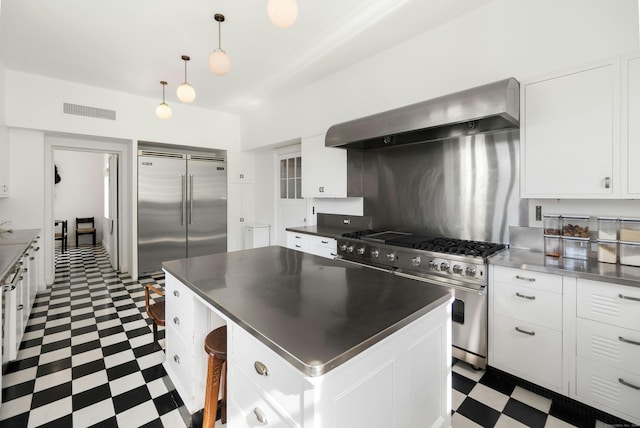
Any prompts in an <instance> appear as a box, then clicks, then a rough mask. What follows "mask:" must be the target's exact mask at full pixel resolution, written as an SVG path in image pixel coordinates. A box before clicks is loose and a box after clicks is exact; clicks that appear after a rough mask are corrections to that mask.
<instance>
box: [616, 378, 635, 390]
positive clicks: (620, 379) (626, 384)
mask: <svg viewBox="0 0 640 428" xmlns="http://www.w3.org/2000/svg"><path fill="white" fill-rule="evenodd" d="M618 382H620V383H621V384H623V385H624V386H628V387H629V388H633V389H636V390H638V391H640V386H636V385H633V384H631V383H629V382H625V381H624V379H622V378H621V377H620V378H618Z"/></svg>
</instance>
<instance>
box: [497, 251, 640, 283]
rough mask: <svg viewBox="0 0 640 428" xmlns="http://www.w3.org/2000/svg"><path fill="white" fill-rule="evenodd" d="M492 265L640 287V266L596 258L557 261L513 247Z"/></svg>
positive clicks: (542, 254)
mask: <svg viewBox="0 0 640 428" xmlns="http://www.w3.org/2000/svg"><path fill="white" fill-rule="evenodd" d="M488 262H489V264H491V265H495V266H504V267H512V268H517V269H526V270H531V271H536V272H543V273H551V274H556V275H563V276H570V277H574V278H582V279H587V280H591V281H604V282H610V283H614V284H619V285H628V286H631V287H640V267H635V266H625V265H621V264H613V263H600V262H598V261H597V260H595V259H589V260H578V259H569V258H562V257H560V258H556V257H549V256H545V255H544V253H540V252H535V251H530V250H522V249H518V248H511V249H509V250H507V251H503V252H502V253H499V254H496V255H495V256H493V257H490V258H489V259H488Z"/></svg>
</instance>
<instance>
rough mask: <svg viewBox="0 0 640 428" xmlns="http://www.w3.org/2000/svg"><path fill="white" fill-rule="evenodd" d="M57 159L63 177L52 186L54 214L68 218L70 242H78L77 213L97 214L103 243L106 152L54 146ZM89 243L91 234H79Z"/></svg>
mask: <svg viewBox="0 0 640 428" xmlns="http://www.w3.org/2000/svg"><path fill="white" fill-rule="evenodd" d="M54 163H55V165H56V166H57V167H58V173H59V174H60V177H61V180H60V182H59V183H58V184H56V185H54V187H53V201H54V217H55V218H56V219H60V220H67V222H68V226H69V235H68V236H69V238H68V240H69V245H70V246H72V245H75V242H76V237H75V235H76V233H75V228H76V223H75V219H76V217H94V219H95V227H96V232H97V233H96V243H100V242H101V241H102V227H103V218H104V170H103V169H104V154H102V153H89V152H78V151H68V150H55V151H54ZM86 226H87V225H84V226H83V227H86ZM59 243H60V242H59V241H57V244H58V245H59ZM88 243H91V235H83V236H80V240H79V244H80V245H82V244H88Z"/></svg>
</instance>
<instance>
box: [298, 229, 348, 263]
mask: <svg viewBox="0 0 640 428" xmlns="http://www.w3.org/2000/svg"><path fill="white" fill-rule="evenodd" d="M287 248H290V249H292V250H297V251H302V252H304V253H309V254H315V255H316V256H320V257H326V258H328V259H333V258H335V257H336V256H337V255H338V251H337V250H338V243H337V241H336V240H335V239H333V238H328V237H326V236H318V235H310V234H307V233H300V232H287Z"/></svg>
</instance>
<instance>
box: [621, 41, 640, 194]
mask: <svg viewBox="0 0 640 428" xmlns="http://www.w3.org/2000/svg"><path fill="white" fill-rule="evenodd" d="M622 87H623V88H624V87H626V88H627V90H626V91H623V93H622V141H623V145H622V160H623V161H622V176H623V177H626V181H623V189H624V191H625V194H626V195H627V196H628V197H629V198H634V199H636V198H638V197H640V168H638V165H639V164H640V121H639V120H638V118H640V54H636V55H633V56H627V57H625V58H623V60H622Z"/></svg>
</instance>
